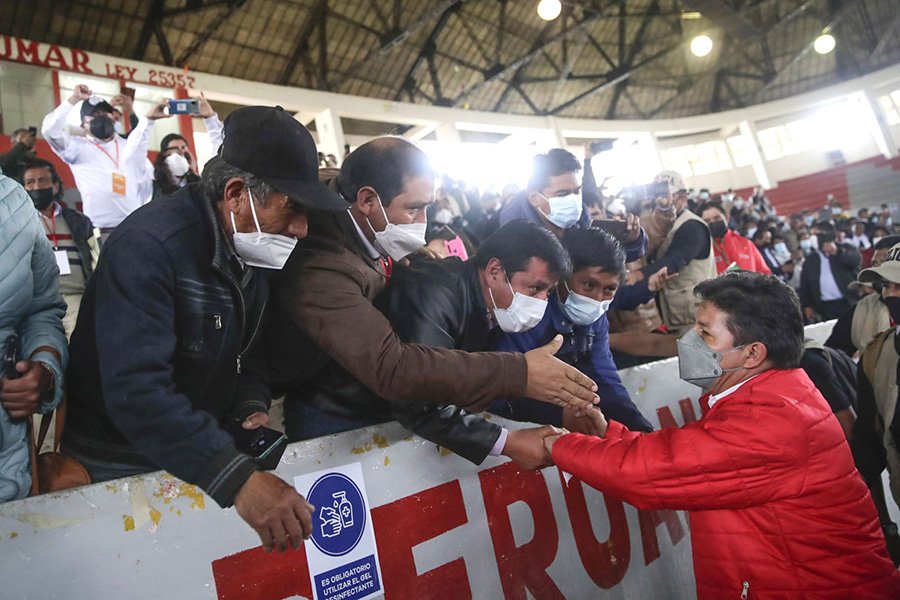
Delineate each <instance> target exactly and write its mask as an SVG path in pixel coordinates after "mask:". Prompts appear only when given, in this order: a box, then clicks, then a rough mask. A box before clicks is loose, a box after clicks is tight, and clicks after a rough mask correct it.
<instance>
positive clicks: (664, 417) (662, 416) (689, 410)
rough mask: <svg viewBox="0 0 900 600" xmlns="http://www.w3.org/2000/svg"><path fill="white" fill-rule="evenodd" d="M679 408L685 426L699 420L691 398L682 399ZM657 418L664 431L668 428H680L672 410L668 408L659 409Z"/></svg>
mask: <svg viewBox="0 0 900 600" xmlns="http://www.w3.org/2000/svg"><path fill="white" fill-rule="evenodd" d="M678 406H679V407H680V408H681V418H682V419H683V421H684V424H685V425H687V424H688V423H693V422H694V421H696V420H697V413H696V412H695V411H694V403H693V402H691V399H690V398H682V399H681V400H679V401H678ZM656 416H657V417H658V418H659V424H660V426H661V427H662V428H663V429H666V428H667V427H680V426H679V425H678V423H676V422H675V417H674V416H673V415H672V410H671V409H670V408H669V407H668V406H663V407H661V408H657V409H656Z"/></svg>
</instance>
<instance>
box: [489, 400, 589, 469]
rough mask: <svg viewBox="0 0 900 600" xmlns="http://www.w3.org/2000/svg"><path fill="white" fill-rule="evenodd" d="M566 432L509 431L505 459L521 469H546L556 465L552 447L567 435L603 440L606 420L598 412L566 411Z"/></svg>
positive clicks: (540, 429)
mask: <svg viewBox="0 0 900 600" xmlns="http://www.w3.org/2000/svg"><path fill="white" fill-rule="evenodd" d="M562 424H563V428H562V429H560V428H558V427H554V426H553V425H543V426H541V427H529V428H528V429H514V430H510V432H509V437H507V438H506V445H505V446H504V447H503V453H502V454H503V456H506V457H509V458H510V459H512V461H513V462H515V463H516V464H517V465H519V467H521V468H522V469H527V470H533V469H543V468H544V467H549V466H551V465H553V464H554V463H553V444H555V443H556V440H558V439H559V438H560V437H561V436H563V435H565V434H567V433H572V432H574V433H583V434H585V435H594V436H597V437H603V436H604V435H606V418H605V417H604V416H603V413H602V412H600V409H599V408H596V407H592V408H585V409H579V410H576V409H570V408H565V409H563V419H562Z"/></svg>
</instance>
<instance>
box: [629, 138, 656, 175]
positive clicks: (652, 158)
mask: <svg viewBox="0 0 900 600" xmlns="http://www.w3.org/2000/svg"><path fill="white" fill-rule="evenodd" d="M636 137H637V141H638V144H639V145H640V147H641V154H643V155H644V156H646V157H647V160H648V161H649V164H648V165H647V166H646V168H644V169H642V170H643V171H647V172H650V171H652V172H653V175H654V176H655V175H656V174H657V173H659V172H660V171H662V170H663V162H662V154H661V153H660V152H659V142H658V141H657V139H656V134H655V133H653V132H650V131H647V132H641V133H638V134H637V136H636Z"/></svg>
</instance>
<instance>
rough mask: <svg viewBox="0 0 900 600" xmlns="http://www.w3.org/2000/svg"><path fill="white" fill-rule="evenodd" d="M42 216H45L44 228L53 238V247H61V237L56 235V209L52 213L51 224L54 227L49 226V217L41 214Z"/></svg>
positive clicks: (55, 248)
mask: <svg viewBox="0 0 900 600" xmlns="http://www.w3.org/2000/svg"><path fill="white" fill-rule="evenodd" d="M55 208H56V207H54V209H55ZM41 217H43V219H42V220H43V221H44V229H46V230H47V235H49V236H50V239H51V240H53V249H54V250H57V249H59V238H58V237H57V235H56V212H55V211H54V212H52V213H50V225H51V226H52V227H53V229H50V228H49V227H47V217H44V215H41Z"/></svg>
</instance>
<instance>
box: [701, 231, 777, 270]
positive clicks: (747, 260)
mask: <svg viewBox="0 0 900 600" xmlns="http://www.w3.org/2000/svg"><path fill="white" fill-rule="evenodd" d="M713 250H714V251H715V253H716V270H717V271H718V272H719V274H720V275H721V274H722V272H724V271H725V269H727V268H728V265H730V264H731V263H732V262H735V263H737V266H738V267H740V268H741V269H743V270H744V271H752V272H753V273H766V274H767V275H769V274H771V273H772V270H771V269H769V266H768V265H767V264H766V261H765V260H764V259H763V257H762V254H760V253H759V250H757V248H756V245H755V244H754V243H753V242H751V241H750V240H748V239H747V238H745V237H744V236H742V235H741V234H739V233H735V232H734V231H732V230H731V229H729V230H728V231H727V232H725V237H722V238H717V239H714V240H713Z"/></svg>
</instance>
